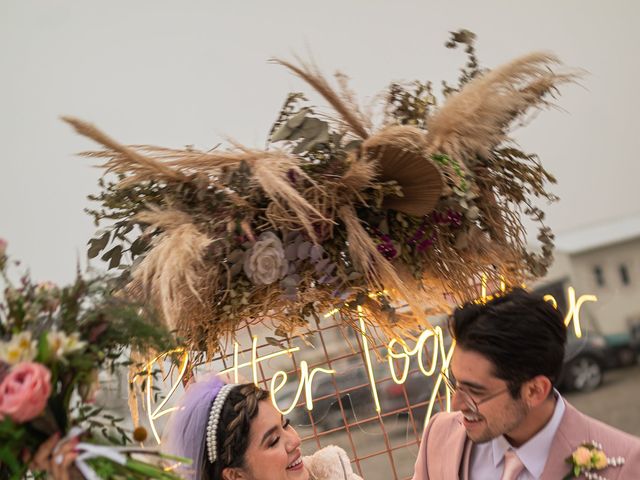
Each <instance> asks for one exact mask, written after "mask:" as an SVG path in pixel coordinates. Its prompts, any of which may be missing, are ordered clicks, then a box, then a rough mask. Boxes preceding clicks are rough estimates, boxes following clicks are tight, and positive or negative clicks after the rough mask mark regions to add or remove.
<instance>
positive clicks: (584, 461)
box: [573, 447, 591, 467]
mask: <svg viewBox="0 0 640 480" xmlns="http://www.w3.org/2000/svg"><path fill="white" fill-rule="evenodd" d="M573 461H574V462H576V465H578V466H579V467H588V466H589V465H591V451H590V450H589V449H588V448H586V447H579V448H577V449H576V451H575V452H573Z"/></svg>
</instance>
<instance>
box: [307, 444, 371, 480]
mask: <svg viewBox="0 0 640 480" xmlns="http://www.w3.org/2000/svg"><path fill="white" fill-rule="evenodd" d="M303 461H304V464H305V466H306V467H307V470H309V472H310V473H311V478H312V479H314V478H315V479H316V480H345V479H346V480H362V479H361V478H360V477H359V476H357V475H356V474H355V473H353V468H352V467H351V461H350V460H349V457H348V456H347V452H345V451H344V450H343V449H342V448H340V447H337V446H335V445H329V446H327V447H324V448H322V449H320V450H318V451H317V452H316V453H314V454H313V455H310V456H308V457H304V459H303Z"/></svg>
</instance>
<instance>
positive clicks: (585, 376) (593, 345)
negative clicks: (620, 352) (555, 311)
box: [558, 333, 616, 392]
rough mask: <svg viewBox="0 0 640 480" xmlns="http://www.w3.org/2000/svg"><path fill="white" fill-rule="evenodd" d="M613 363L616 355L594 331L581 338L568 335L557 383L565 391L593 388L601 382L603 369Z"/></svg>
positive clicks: (611, 365) (586, 390)
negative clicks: (562, 364) (560, 373)
mask: <svg viewBox="0 0 640 480" xmlns="http://www.w3.org/2000/svg"><path fill="white" fill-rule="evenodd" d="M615 364H616V357H615V355H613V354H612V350H611V347H610V346H609V344H608V343H607V340H606V339H605V338H604V337H603V336H601V335H597V334H594V333H590V334H588V335H585V336H584V337H582V338H576V337H575V336H570V337H569V340H568V341H567V347H566V351H565V360H564V367H563V369H562V375H561V376H560V381H559V382H558V385H559V387H560V388H561V389H563V390H567V391H577V392H588V391H591V390H594V389H596V388H598V387H599V386H600V385H601V384H602V381H603V379H604V372H605V370H607V369H608V368H611V367H613V366H615Z"/></svg>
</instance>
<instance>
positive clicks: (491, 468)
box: [469, 392, 568, 480]
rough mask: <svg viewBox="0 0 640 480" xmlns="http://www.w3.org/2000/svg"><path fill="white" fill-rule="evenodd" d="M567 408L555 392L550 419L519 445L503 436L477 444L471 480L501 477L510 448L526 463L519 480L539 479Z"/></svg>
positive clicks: (470, 470) (470, 473)
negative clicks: (513, 445)
mask: <svg viewBox="0 0 640 480" xmlns="http://www.w3.org/2000/svg"><path fill="white" fill-rule="evenodd" d="M564 409H565V405H564V400H563V399H562V397H561V396H560V394H559V393H558V392H556V407H555V409H554V411H553V415H552V416H551V419H550V420H549V421H548V422H547V424H546V425H545V426H544V428H543V429H542V430H540V431H539V432H538V433H536V434H535V435H534V436H533V437H532V438H531V439H530V440H529V441H528V442H527V443H525V444H524V445H521V446H520V448H513V447H512V446H511V445H510V444H509V442H508V441H507V439H506V438H504V436H502V435H501V436H499V437H497V438H494V439H493V440H491V441H490V442H486V443H480V444H476V445H474V447H473V450H472V451H471V461H470V465H469V466H470V468H469V478H470V480H500V476H501V475H502V470H503V468H504V454H505V452H506V451H507V450H513V451H514V452H515V453H516V454H517V455H518V458H520V460H521V461H522V463H523V464H524V467H525V468H524V469H523V470H522V472H521V473H520V475H518V477H517V480H538V479H539V478H540V476H541V475H542V471H543V470H544V466H545V464H546V463H547V457H548V456H549V450H550V449H551V442H552V441H553V438H554V436H555V434H556V431H557V430H558V426H559V425H560V421H561V420H562V415H563V414H564ZM567 468H568V467H567Z"/></svg>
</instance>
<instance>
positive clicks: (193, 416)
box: [161, 375, 225, 480]
mask: <svg viewBox="0 0 640 480" xmlns="http://www.w3.org/2000/svg"><path fill="white" fill-rule="evenodd" d="M224 385H225V382H224V380H222V379H221V378H220V377H218V376H216V375H207V376H205V377H204V378H203V379H202V380H198V381H196V382H195V383H192V384H191V385H189V386H188V387H187V390H186V391H185V393H184V394H183V395H182V398H181V399H180V401H179V402H178V405H177V407H178V408H177V410H175V411H174V412H173V413H172V415H171V418H170V419H169V422H168V423H167V426H166V428H165V429H164V432H163V435H162V447H161V448H162V451H163V452H165V453H169V454H171V455H179V456H181V457H187V458H190V459H192V460H193V464H191V466H185V467H182V468H180V469H179V471H178V472H177V473H179V474H180V475H182V476H183V477H184V478H187V479H190V480H200V479H201V478H202V473H203V468H204V466H205V458H206V451H207V445H206V442H205V431H206V429H207V422H208V420H209V412H210V411H211V405H212V404H213V400H214V399H215V397H216V395H218V392H219V391H220V389H221V388H222V387H223V386H224Z"/></svg>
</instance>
